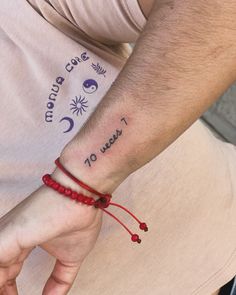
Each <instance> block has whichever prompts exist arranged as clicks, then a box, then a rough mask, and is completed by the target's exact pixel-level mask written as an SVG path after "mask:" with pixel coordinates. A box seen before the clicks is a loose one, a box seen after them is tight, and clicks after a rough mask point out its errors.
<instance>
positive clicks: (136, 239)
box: [55, 158, 148, 243]
mask: <svg viewBox="0 0 236 295" xmlns="http://www.w3.org/2000/svg"><path fill="white" fill-rule="evenodd" d="M55 164H56V166H57V167H58V168H59V169H60V170H61V171H62V172H64V173H65V174H66V175H67V176H68V177H69V178H70V179H72V180H73V181H74V182H76V183H77V184H78V185H80V186H81V187H83V188H84V189H86V190H87V191H89V192H91V193H93V194H95V195H98V196H100V199H99V200H97V201H96V202H95V203H96V204H97V205H98V206H97V207H98V208H100V209H101V210H103V211H104V212H105V213H107V214H108V215H110V216H111V217H113V218H114V219H115V220H116V221H117V222H119V223H120V224H121V225H122V226H123V227H124V228H125V229H126V230H127V232H128V233H129V234H130V235H131V240H132V241H133V242H138V243H140V242H141V240H140V238H139V236H138V235H137V234H133V233H132V232H131V230H129V228H128V227H127V226H126V225H125V224H124V223H123V222H121V221H120V220H119V219H118V218H117V217H116V216H115V215H113V214H112V213H110V212H109V211H107V210H106V209H105V208H106V207H108V206H109V205H113V206H116V207H119V208H121V209H123V210H124V211H126V212H127V213H128V214H130V215H131V216H132V217H133V218H134V219H135V220H136V221H137V222H138V223H139V224H140V226H139V228H140V229H141V230H144V231H147V230H148V227H147V225H146V223H144V222H141V221H140V220H139V219H138V218H137V217H136V216H135V215H134V214H133V213H131V212H130V211H129V210H128V209H126V208H125V207H123V206H122V205H119V204H116V203H113V202H110V199H111V197H112V196H111V195H110V194H102V193H100V192H98V191H96V190H95V189H93V188H91V187H90V186H89V185H88V184H86V183H84V182H82V181H81V180H79V179H78V178H76V177H75V176H74V175H72V174H71V173H70V172H69V171H68V170H66V168H65V167H63V165H62V164H61V163H60V160H59V158H57V159H56V160H55ZM104 201H105V202H104Z"/></svg>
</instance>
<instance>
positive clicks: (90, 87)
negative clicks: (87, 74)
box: [83, 79, 98, 94]
mask: <svg viewBox="0 0 236 295" xmlns="http://www.w3.org/2000/svg"><path fill="white" fill-rule="evenodd" d="M97 89H98V83H97V82H96V81H95V80H93V79H87V80H85V81H84V83H83V90H84V92H86V93H89V94H91V93H94V92H95V91H96V90H97Z"/></svg>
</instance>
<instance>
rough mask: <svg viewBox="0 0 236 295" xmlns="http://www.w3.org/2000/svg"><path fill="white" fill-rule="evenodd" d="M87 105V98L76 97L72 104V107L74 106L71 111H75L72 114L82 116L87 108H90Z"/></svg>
mask: <svg viewBox="0 0 236 295" xmlns="http://www.w3.org/2000/svg"><path fill="white" fill-rule="evenodd" d="M87 103H88V101H87V100H86V98H85V97H82V96H81V95H80V96H79V98H78V96H76V97H75V98H74V99H72V103H70V105H71V106H72V107H71V108H70V110H73V112H72V113H73V114H74V113H76V115H77V116H78V115H79V114H80V115H82V114H83V112H86V108H87V107H88V105H87Z"/></svg>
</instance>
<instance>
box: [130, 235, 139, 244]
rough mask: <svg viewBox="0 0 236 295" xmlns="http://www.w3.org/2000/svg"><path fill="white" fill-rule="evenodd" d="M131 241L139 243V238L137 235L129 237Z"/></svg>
mask: <svg viewBox="0 0 236 295" xmlns="http://www.w3.org/2000/svg"><path fill="white" fill-rule="evenodd" d="M131 240H132V241H133V242H137V243H139V244H140V243H141V240H140V238H139V236H138V235H137V234H133V235H132V236H131Z"/></svg>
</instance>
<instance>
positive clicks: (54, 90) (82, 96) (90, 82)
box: [44, 51, 107, 133]
mask: <svg viewBox="0 0 236 295" xmlns="http://www.w3.org/2000/svg"><path fill="white" fill-rule="evenodd" d="M91 60H92V58H91V57H90V56H89V54H88V52H86V51H85V52H82V53H81V54H80V55H79V56H76V57H74V58H72V59H71V60H70V61H69V62H68V63H67V64H66V65H65V67H64V70H65V71H64V73H63V74H61V75H60V76H58V77H56V78H55V81H54V82H53V84H52V86H51V89H50V93H49V96H48V100H47V103H46V111H45V118H44V121H45V122H46V123H52V122H55V121H56V122H58V123H61V124H59V125H61V127H60V130H61V132H63V133H68V132H70V131H72V130H73V128H74V127H75V123H76V122H77V121H78V120H79V119H81V118H82V117H83V116H84V115H85V114H86V113H87V111H89V110H90V106H91V102H93V99H95V97H96V98H98V97H97V94H96V92H97V91H98V90H99V84H101V83H102V80H101V79H104V78H105V77H106V75H105V74H106V73H107V70H106V69H105V67H104V66H102V65H101V64H100V62H97V61H96V62H95V63H94V62H92V61H91ZM82 64H83V67H82ZM84 65H86V69H85V67H84ZM75 69H78V70H77V71H76V70H75ZM89 69H91V70H89ZM73 73H75V75H76V77H77V76H78V74H79V75H80V77H79V80H78V84H77V83H76V87H77V86H78V87H77V90H76V93H74V94H71V96H70V97H68V98H66V101H68V106H67V107H65V113H64V114H60V118H59V119H58V115H57V116H55V111H56V109H57V104H58V101H59V97H60V98H61V96H63V94H62V92H63V87H64V85H65V84H67V87H68V85H69V84H68V83H70V80H71V79H70V78H71V77H72V76H74V75H73ZM85 75H87V76H90V77H88V78H85V79H81V77H83V76H85ZM74 78H75V77H74ZM70 86H71V85H70ZM71 92H73V90H71ZM94 95H95V96H94ZM63 101H65V99H64V100H63ZM92 105H94V102H93V103H92Z"/></svg>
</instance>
